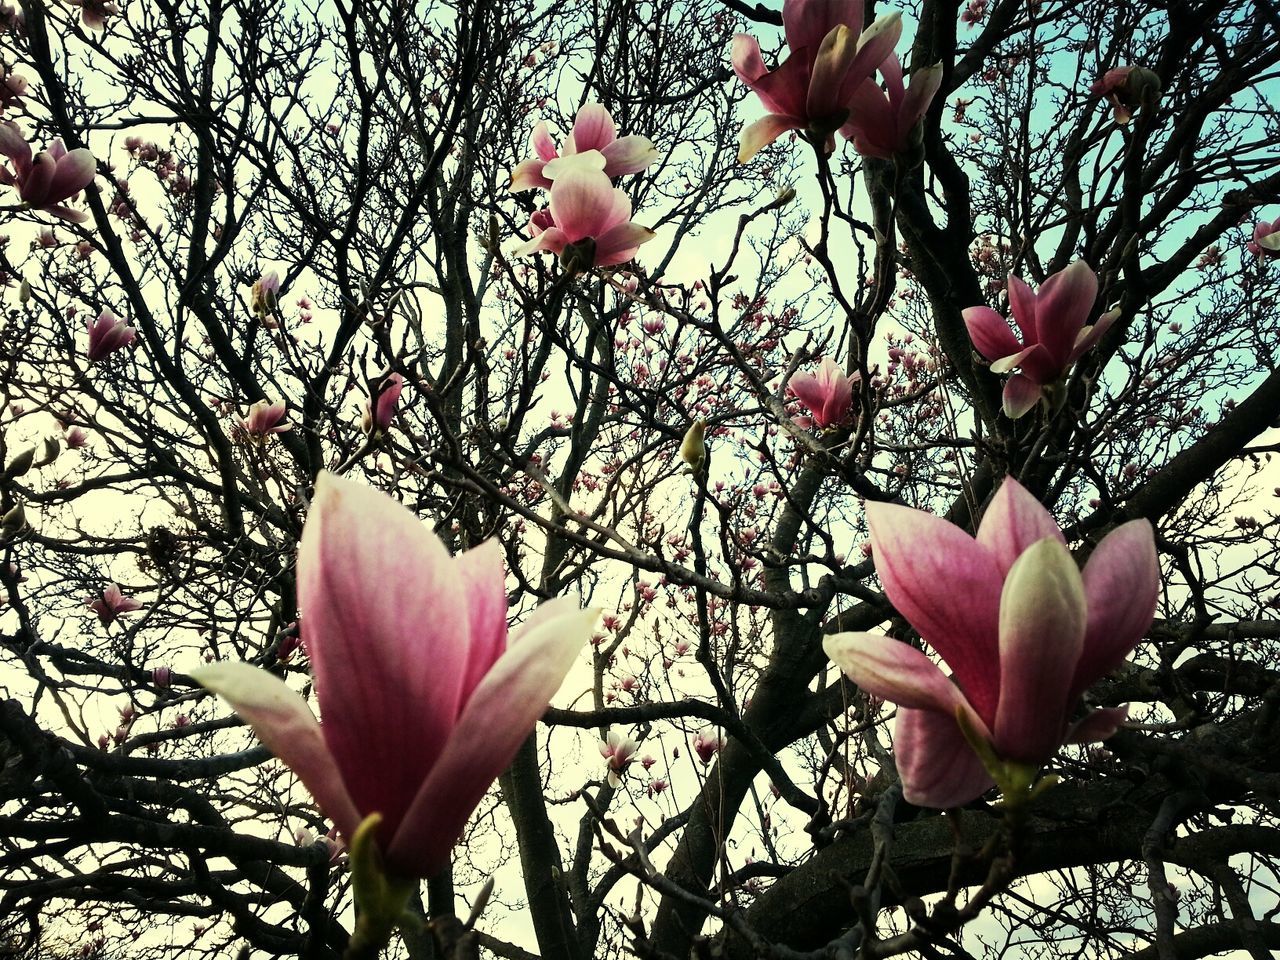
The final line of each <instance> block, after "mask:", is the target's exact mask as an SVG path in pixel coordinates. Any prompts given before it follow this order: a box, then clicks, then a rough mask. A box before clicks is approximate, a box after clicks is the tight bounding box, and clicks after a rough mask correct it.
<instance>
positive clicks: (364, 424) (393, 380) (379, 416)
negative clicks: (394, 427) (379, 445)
mask: <svg viewBox="0 0 1280 960" xmlns="http://www.w3.org/2000/svg"><path fill="white" fill-rule="evenodd" d="M403 391H404V377H403V376H401V375H400V374H398V373H390V374H387V376H385V377H383V378H382V380H381V382H379V383H378V384H377V386H376V387H375V391H374V395H373V396H371V397H370V398H369V399H368V400H367V401H366V402H365V405H364V419H363V420H362V421H361V423H360V427H361V429H362V430H364V432H365V433H368V434H375V435H377V434H383V433H386V432H387V431H388V430H390V429H391V421H393V420H394V419H395V418H396V406H397V405H398V404H399V403H400V394H401V393H402V392H403Z"/></svg>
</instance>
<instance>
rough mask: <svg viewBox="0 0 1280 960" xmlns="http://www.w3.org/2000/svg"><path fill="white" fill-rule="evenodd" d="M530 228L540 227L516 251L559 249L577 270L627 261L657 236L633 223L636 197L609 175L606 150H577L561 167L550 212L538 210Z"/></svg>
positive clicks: (518, 253)
mask: <svg viewBox="0 0 1280 960" xmlns="http://www.w3.org/2000/svg"><path fill="white" fill-rule="evenodd" d="M544 224H549V225H545V226H544ZM530 229H531V230H533V229H536V230H538V232H537V233H536V234H535V235H534V236H533V238H532V239H530V240H528V241H527V242H525V243H523V244H521V245H520V246H519V247H517V248H516V249H515V251H514V254H515V256H521V257H523V256H528V255H529V254H531V253H536V252H539V251H547V252H550V253H556V254H560V255H561V260H562V261H564V262H565V263H566V268H567V269H568V268H572V269H575V270H582V269H587V268H590V267H593V266H595V267H607V266H613V265H614V264H618V263H625V262H626V261H628V260H630V259H631V258H632V257H634V256H635V255H636V252H637V251H638V250H639V249H640V245H641V244H643V243H648V242H649V241H650V240H652V239H653V237H654V233H653V231H652V230H650V229H648V228H647V227H642V226H640V225H639V224H637V223H632V222H631V200H630V199H629V198H628V197H627V195H626V194H625V193H623V192H622V191H621V190H619V189H618V188H617V187H615V186H613V183H612V182H611V181H610V180H609V178H608V176H606V175H605V173H604V155H603V154H602V153H600V152H599V151H597V150H592V151H589V152H587V153H580V154H577V155H576V156H575V157H574V159H573V162H572V163H568V164H565V165H564V166H562V167H561V168H560V169H559V170H558V171H557V172H556V176H555V179H554V180H553V181H552V184H551V197H550V204H549V206H548V210H547V216H546V217H544V218H541V219H539V218H538V215H537V214H535V215H534V222H533V223H531V224H530Z"/></svg>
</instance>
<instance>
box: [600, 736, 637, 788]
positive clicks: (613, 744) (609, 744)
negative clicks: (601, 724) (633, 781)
mask: <svg viewBox="0 0 1280 960" xmlns="http://www.w3.org/2000/svg"><path fill="white" fill-rule="evenodd" d="M638 749H640V744H638V743H636V742H635V741H634V740H633V739H631V737H630V735H629V734H626V733H623V732H622V731H620V730H618V729H617V728H615V727H610V728H609V732H608V734H607V735H606V738H605V740H604V742H603V743H601V744H600V756H602V757H604V758H605V759H606V760H608V761H609V786H611V787H614V788H616V787H618V786H619V785H620V784H621V783H622V778H621V775H622V773H623V772H624V771H625V770H626V769H627V767H628V766H629V765H630V763H631V761H632V760H634V759H635V753H636V751H637V750H638Z"/></svg>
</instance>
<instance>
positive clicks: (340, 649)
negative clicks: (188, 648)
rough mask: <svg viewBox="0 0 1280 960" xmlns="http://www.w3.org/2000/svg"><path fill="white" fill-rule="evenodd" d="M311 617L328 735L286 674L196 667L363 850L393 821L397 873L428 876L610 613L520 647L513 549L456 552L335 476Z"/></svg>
mask: <svg viewBox="0 0 1280 960" xmlns="http://www.w3.org/2000/svg"><path fill="white" fill-rule="evenodd" d="M297 575H298V608H299V611H300V612H301V624H302V634H303V642H304V643H305V645H306V648H307V652H308V654H309V655H310V658H311V664H312V666H313V668H314V669H315V689H316V695H317V697H318V699H319V702H320V714H321V716H322V717H323V718H324V723H323V725H321V724H319V723H317V722H316V720H315V717H314V716H313V715H312V713H311V710H310V708H308V707H307V705H306V702H305V701H304V700H303V699H302V698H301V697H300V696H299V695H298V694H296V693H294V692H293V691H292V690H291V689H289V687H288V686H286V685H285V683H284V682H283V681H282V680H280V679H279V678H278V677H275V676H273V675H272V674H269V673H267V672H266V671H263V670H259V669H258V668H256V667H252V666H250V665H248V664H244V663H219V664H214V665H211V666H209V667H203V668H201V669H199V670H197V671H195V672H194V673H193V674H192V676H194V677H195V678H196V679H197V680H198V681H199V682H200V683H202V684H204V685H205V686H206V687H208V688H209V689H211V690H213V691H215V692H217V693H220V694H222V695H223V696H224V697H225V698H226V699H227V700H228V701H230V703H231V705H232V706H233V707H234V708H235V709H236V711H237V712H238V713H239V714H240V716H241V717H243V718H244V719H245V720H246V721H247V722H248V723H249V724H250V725H251V726H252V727H253V728H254V730H255V731H256V732H257V734H258V736H259V737H260V738H261V739H262V742H263V743H264V744H266V745H267V747H269V748H270V749H271V750H272V751H273V752H275V754H276V756H278V757H279V758H280V759H281V760H283V761H284V762H285V763H286V764H288V765H289V766H290V767H291V768H292V769H293V771H294V772H295V773H296V774H297V775H298V776H299V778H300V779H301V780H302V782H303V783H304V784H305V785H306V787H307V789H309V790H310V791H311V793H312V795H313V796H314V797H315V798H316V801H317V802H318V803H319V804H320V806H321V808H322V809H323V810H324V811H325V813H326V814H328V815H329V817H331V818H332V819H333V820H334V822H335V824H336V825H337V827H338V829H339V830H340V831H341V832H342V834H343V835H344V836H345V837H346V838H347V840H348V842H350V840H351V837H352V836H353V834H354V833H355V829H356V827H357V826H359V824H360V823H361V822H362V820H363V819H364V818H365V817H367V816H369V815H370V814H373V813H380V814H381V815H382V822H381V825H380V827H379V830H378V834H377V836H378V841H379V846H380V848H381V850H382V853H383V857H384V862H385V863H386V866H387V868H388V870H390V871H391V872H392V873H393V874H396V875H398V876H401V877H426V876H430V875H431V874H433V873H435V872H436V871H438V870H439V869H440V868H441V867H443V866H444V865H446V864H447V863H448V862H449V851H450V850H451V848H452V847H453V844H454V841H455V840H456V839H457V838H458V836H459V834H461V832H462V829H463V827H464V826H465V825H466V821H467V818H468V817H469V816H470V815H471V811H472V810H473V809H474V808H475V806H476V804H477V803H479V802H480V799H481V798H482V797H483V796H484V793H485V791H486V790H488V788H489V785H490V784H491V783H492V782H493V780H494V778H495V777H497V776H498V774H499V773H501V772H502V771H503V770H504V769H506V767H507V765H508V764H509V763H510V762H511V758H512V757H514V756H515V753H516V751H517V749H519V747H520V745H521V744H522V743H523V742H524V740H525V738H526V737H528V735H529V732H530V731H531V730H532V729H533V727H534V724H535V723H537V721H538V718H539V717H540V716H542V713H543V712H544V711H545V710H546V707H547V702H548V701H549V700H550V698H551V696H552V694H554V693H555V691H556V690H557V689H558V688H559V686H560V684H561V682H562V681H563V680H564V677H565V675H566V674H567V673H568V671H569V667H570V666H571V665H572V664H573V662H574V660H575V659H576V658H577V654H578V651H579V650H580V649H581V647H582V645H583V643H584V642H585V641H586V639H587V636H588V635H589V634H590V632H591V626H592V624H593V623H594V621H595V618H596V611H594V610H587V611H583V610H580V609H578V607H577V605H576V604H575V603H574V601H573V600H571V599H569V598H561V599H558V600H552V601H550V602H549V603H545V604H543V605H542V606H541V607H539V608H538V610H537V611H535V612H534V614H533V615H532V616H531V617H530V618H529V619H528V620H527V621H526V622H525V624H524V626H523V627H522V628H521V630H520V631H519V632H518V633H517V634H516V636H515V638H514V639H513V641H512V643H511V645H510V646H508V643H507V619H506V609H507V597H506V588H505V585H504V576H503V564H502V550H501V547H500V546H499V545H498V544H497V543H496V542H495V541H489V542H487V543H484V544H481V545H480V546H479V547H476V548H475V549H473V550H470V551H468V552H467V553H464V554H462V555H461V556H459V557H456V558H451V557H450V556H449V554H448V552H447V551H446V550H445V548H444V544H442V543H441V542H440V540H439V539H438V538H437V537H436V536H435V534H434V533H432V532H431V530H430V528H429V527H427V526H425V525H424V524H422V523H421V522H420V521H419V520H418V518H417V517H415V516H414V515H413V514H411V513H410V512H409V511H408V510H406V509H405V508H404V507H402V506H401V505H400V504H398V503H396V502H395V501H394V500H392V499H391V498H390V497H387V496H385V495H384V494H381V493H379V492H377V491H375V490H372V489H370V488H368V487H363V486H361V485H359V484H357V483H352V482H349V481H346V480H342V479H339V478H337V477H335V476H333V475H331V474H328V473H322V474H320V477H319V479H318V480H317V482H316V492H315V498H314V500H313V502H312V507H311V513H310V515H309V516H308V517H307V521H306V525H305V526H304V528H303V534H302V543H301V546H300V548H299V551H298V574H297Z"/></svg>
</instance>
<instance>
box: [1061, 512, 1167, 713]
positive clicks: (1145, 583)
mask: <svg viewBox="0 0 1280 960" xmlns="http://www.w3.org/2000/svg"><path fill="white" fill-rule="evenodd" d="M1083 576H1084V592H1085V597H1086V598H1087V603H1088V610H1089V615H1088V626H1087V627H1086V630H1085V638H1084V650H1083V653H1082V654H1081V656H1080V662H1079V664H1078V665H1077V667H1076V670H1075V674H1074V680H1073V682H1072V689H1073V691H1074V693H1075V695H1076V696H1079V695H1080V694H1081V693H1083V692H1084V691H1085V690H1087V689H1088V688H1089V687H1090V686H1091V685H1092V684H1093V683H1094V682H1095V681H1096V680H1098V679H1099V678H1100V677H1103V676H1106V675H1107V674H1108V673H1110V672H1111V671H1112V670H1114V669H1116V667H1118V666H1120V664H1122V663H1124V660H1125V658H1126V657H1127V656H1129V653H1130V651H1132V650H1133V648H1134V647H1136V646H1137V645H1138V641H1139V640H1141V639H1142V637H1143V634H1145V633H1146V632H1147V630H1148V629H1149V628H1150V627H1151V621H1152V618H1153V617H1155V612H1156V601H1157V600H1158V599H1159V595H1160V563H1159V560H1158V559H1157V558H1156V544H1155V534H1154V532H1153V531H1152V529H1151V524H1150V523H1149V522H1148V521H1146V520H1131V521H1129V522H1128V523H1126V524H1123V525H1121V526H1119V527H1116V529H1114V530H1112V531H1111V532H1110V533H1109V534H1107V535H1106V536H1105V537H1104V538H1103V539H1102V542H1101V543H1099V544H1098V546H1097V548H1096V549H1095V550H1094V551H1093V554H1092V555H1091V556H1090V557H1089V561H1088V562H1087V563H1086V564H1085V565H1084V574H1083Z"/></svg>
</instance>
